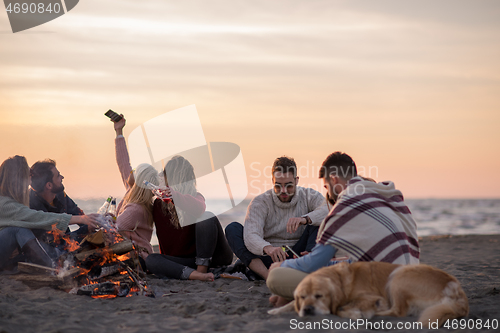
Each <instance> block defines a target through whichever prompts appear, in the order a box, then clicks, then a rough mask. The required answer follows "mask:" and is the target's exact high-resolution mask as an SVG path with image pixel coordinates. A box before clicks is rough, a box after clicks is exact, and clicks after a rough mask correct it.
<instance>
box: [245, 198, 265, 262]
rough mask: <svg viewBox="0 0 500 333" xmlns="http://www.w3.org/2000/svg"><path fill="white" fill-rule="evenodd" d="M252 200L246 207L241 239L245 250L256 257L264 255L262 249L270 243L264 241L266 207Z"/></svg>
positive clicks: (262, 203)
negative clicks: (243, 241)
mask: <svg viewBox="0 0 500 333" xmlns="http://www.w3.org/2000/svg"><path fill="white" fill-rule="evenodd" d="M259 199H260V198H258V197H257V198H254V200H252V202H251V203H250V205H249V206H248V211H247V216H246V218H245V226H244V228H243V239H244V240H245V246H246V247H247V249H248V250H249V251H250V252H252V253H253V254H256V255H260V256H261V255H264V251H263V249H264V247H265V246H267V245H271V243H269V242H267V241H265V240H264V225H265V222H266V217H267V214H268V206H267V205H266V204H265V203H264V202H261V200H259Z"/></svg>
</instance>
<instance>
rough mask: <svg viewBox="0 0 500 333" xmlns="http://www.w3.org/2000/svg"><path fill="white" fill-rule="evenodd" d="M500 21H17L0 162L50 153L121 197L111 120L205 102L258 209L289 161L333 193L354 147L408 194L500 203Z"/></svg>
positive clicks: (141, 14)
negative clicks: (238, 160)
mask: <svg viewBox="0 0 500 333" xmlns="http://www.w3.org/2000/svg"><path fill="white" fill-rule="evenodd" d="M499 17H500V2H499V1H496V0H490V1H487V0H485V1H480V2H478V1H457V0H453V1H451V0H450V1H399V0H394V1H371V0H366V1H314V0H313V1H311V0H302V1H295V0H291V1H263V0H262V1H255V0H245V1H239V0H224V1H211V0H208V1H207V0H203V1H202V0H200V1H189V0H187V1H166V0H151V1H147V2H144V1H133V0H107V1H102V0H99V1H98V0H82V1H80V3H79V4H78V5H77V6H76V7H75V8H74V9H73V10H72V11H70V12H68V13H67V14H65V15H63V16H62V17H60V18H58V19H55V20H53V21H51V22H48V23H46V24H44V25H41V26H38V27H35V28H32V29H29V30H26V31H23V32H18V33H15V34H13V33H12V31H11V28H10V24H9V20H8V17H7V14H6V12H5V10H4V9H2V10H0V142H1V144H0V159H1V160H2V161H3V160H4V159H6V158H7V157H9V156H13V155H16V154H19V155H25V156H26V157H27V159H28V163H29V164H30V165H31V164H32V163H34V162H36V161H37V160H40V159H44V158H47V157H50V158H53V159H55V160H56V161H57V165H58V169H59V170H60V172H61V173H62V174H63V175H64V176H65V179H64V184H65V186H66V190H67V192H68V194H69V195H70V196H72V197H75V198H88V197H103V196H107V195H114V196H117V197H121V196H122V195H123V192H124V189H123V185H122V184H121V181H120V176H119V173H118V168H117V166H116V162H115V158H114V141H113V138H114V131H113V125H112V123H111V122H110V121H109V120H108V119H107V118H106V117H105V116H104V115H103V114H104V112H106V111H107V110H108V109H110V108H111V109H113V110H115V111H117V112H119V113H123V114H124V115H125V117H126V118H127V126H126V127H125V136H128V134H130V132H132V130H133V129H134V128H136V127H137V126H139V125H140V124H142V123H144V122H146V121H147V120H149V119H151V118H154V117H156V116H159V115H161V114H163V113H165V112H168V111H171V110H175V109H178V108H181V107H184V106H188V105H192V104H195V105H196V108H197V110H198V114H199V117H200V120H201V124H202V126H203V130H204V134H205V137H206V140H207V141H214V142H216V141H227V142H232V143H236V144H237V145H239V146H240V148H241V151H242V154H243V159H244V161H245V165H246V171H247V177H248V181H249V183H250V187H249V196H255V195H257V194H259V193H261V192H263V191H264V190H267V189H269V188H270V179H269V178H266V177H267V176H270V175H269V174H266V175H263V172H264V168H265V167H268V166H270V165H271V164H272V162H273V160H274V158H276V157H278V156H281V155H288V156H292V157H294V158H295V160H296V162H297V164H298V165H299V167H300V166H304V167H303V168H302V170H301V179H300V184H299V185H306V186H313V187H316V188H321V184H320V182H319V181H318V180H317V169H318V167H319V165H321V163H322V161H323V160H324V158H325V157H326V156H327V155H328V154H329V153H331V152H334V151H337V150H340V151H344V152H346V153H348V154H349V155H351V156H352V157H353V159H354V160H355V161H356V163H357V164H358V168H360V169H361V170H363V169H364V170H366V171H367V172H365V175H369V176H371V177H372V178H375V179H376V180H378V181H383V180H392V181H394V182H395V184H396V186H397V188H399V189H401V190H402V192H403V194H404V195H405V197H407V198H486V197H496V198H498V197H500V20H499ZM164 134H165V139H166V140H169V139H170V140H171V139H172V138H170V137H169V135H168V134H169V133H168V128H166V129H165V133H164ZM266 170H268V169H266ZM368 170H370V171H371V173H370V174H369V173H368ZM265 176H266V177H265ZM266 180H267V183H266Z"/></svg>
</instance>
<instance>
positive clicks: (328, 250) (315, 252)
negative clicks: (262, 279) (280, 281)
mask: <svg viewBox="0 0 500 333" xmlns="http://www.w3.org/2000/svg"><path fill="white" fill-rule="evenodd" d="M335 252H337V249H336V248H334V247H333V246H331V245H322V244H316V246H315V247H314V248H313V249H312V251H311V252H310V253H309V254H306V255H305V256H303V257H300V258H297V259H288V260H285V261H284V262H283V263H282V264H281V266H280V267H288V268H293V269H296V270H299V271H302V272H305V273H312V272H314V271H316V270H318V269H320V268H321V267H325V266H327V265H328V262H329V261H330V259H332V258H333V256H334V255H335Z"/></svg>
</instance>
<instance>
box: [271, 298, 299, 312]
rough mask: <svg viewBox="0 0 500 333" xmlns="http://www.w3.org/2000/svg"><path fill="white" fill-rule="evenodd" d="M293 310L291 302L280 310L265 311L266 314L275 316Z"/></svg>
mask: <svg viewBox="0 0 500 333" xmlns="http://www.w3.org/2000/svg"><path fill="white" fill-rule="evenodd" d="M293 310H295V306H294V302H293V301H291V302H290V303H288V304H286V305H284V306H282V307H280V308H275V309H271V310H269V311H267V313H268V314H270V315H277V314H280V313H284V312H291V311H293Z"/></svg>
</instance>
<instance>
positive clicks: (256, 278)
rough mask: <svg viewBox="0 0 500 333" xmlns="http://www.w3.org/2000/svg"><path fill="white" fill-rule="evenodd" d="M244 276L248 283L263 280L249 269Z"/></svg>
mask: <svg viewBox="0 0 500 333" xmlns="http://www.w3.org/2000/svg"><path fill="white" fill-rule="evenodd" d="M245 275H246V277H247V278H248V281H262V280H264V279H263V278H262V277H261V276H260V275H259V274H257V273H255V272H254V271H252V270H251V269H250V268H247V270H246V272H245Z"/></svg>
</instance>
